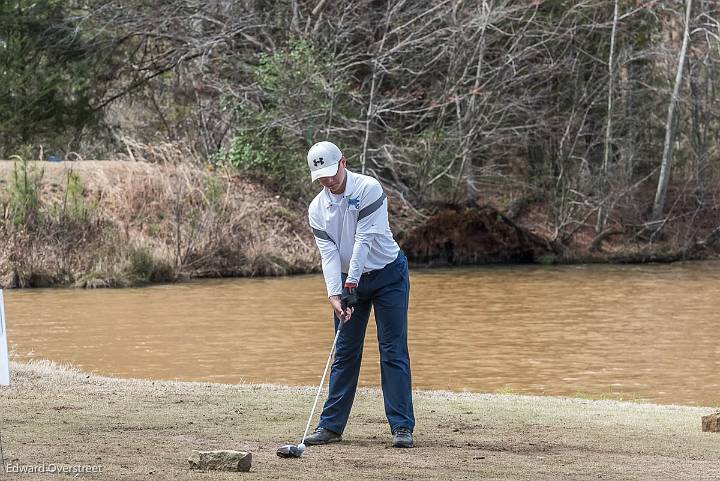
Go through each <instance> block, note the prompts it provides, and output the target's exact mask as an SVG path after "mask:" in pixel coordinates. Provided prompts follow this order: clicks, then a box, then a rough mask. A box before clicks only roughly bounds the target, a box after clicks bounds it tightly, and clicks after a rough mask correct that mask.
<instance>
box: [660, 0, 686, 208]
mask: <svg viewBox="0 0 720 481" xmlns="http://www.w3.org/2000/svg"><path fill="white" fill-rule="evenodd" d="M686 2H687V3H686V12H685V33H684V34H683V42H682V47H681V48H680V59H679V60H678V67H677V74H676V75H675V86H674V87H673V92H672V96H671V97H670V105H669V106H668V116H667V122H666V123H665V145H664V147H663V157H662V164H661V166H660V178H659V179H658V186H657V191H656V193H655V203H654V204H653V211H652V219H653V220H655V221H657V220H660V219H662V217H663V210H664V209H665V197H666V194H667V188H668V183H669V182H670V169H671V168H672V160H673V143H674V142H675V128H676V126H677V121H676V120H677V113H676V111H675V107H676V105H677V101H678V97H679V96H680V86H681V85H682V79H683V70H684V67H685V55H686V53H687V47H688V43H690V12H691V11H692V0H686Z"/></svg>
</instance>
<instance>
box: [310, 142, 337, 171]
mask: <svg viewBox="0 0 720 481" xmlns="http://www.w3.org/2000/svg"><path fill="white" fill-rule="evenodd" d="M340 159H342V152H340V149H338V147H337V145H335V144H333V143H332V142H318V143H317V144H315V145H313V146H312V147H310V150H309V151H308V154H307V161H308V167H310V176H311V177H312V180H317V179H319V178H320V177H332V176H333V175H335V174H337V172H338V168H339V167H340Z"/></svg>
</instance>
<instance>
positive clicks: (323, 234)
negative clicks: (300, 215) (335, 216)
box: [311, 227, 335, 244]
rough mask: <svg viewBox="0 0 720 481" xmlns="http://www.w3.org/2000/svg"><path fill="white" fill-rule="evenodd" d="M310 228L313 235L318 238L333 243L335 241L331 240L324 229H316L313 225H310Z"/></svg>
mask: <svg viewBox="0 0 720 481" xmlns="http://www.w3.org/2000/svg"><path fill="white" fill-rule="evenodd" d="M311 229H312V231H313V234H315V237H317V238H318V239H322V240H328V241H330V242H332V243H333V244H334V243H335V241H334V240H332V238H331V237H330V235H329V234H328V233H327V232H325V231H324V230H320V229H316V228H315V227H311Z"/></svg>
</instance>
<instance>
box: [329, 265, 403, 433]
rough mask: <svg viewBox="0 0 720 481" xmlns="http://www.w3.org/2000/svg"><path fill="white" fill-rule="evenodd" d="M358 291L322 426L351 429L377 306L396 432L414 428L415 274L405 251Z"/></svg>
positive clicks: (388, 405)
mask: <svg viewBox="0 0 720 481" xmlns="http://www.w3.org/2000/svg"><path fill="white" fill-rule="evenodd" d="M344 282H345V274H343V283H344ZM357 293H358V298H359V302H358V305H357V306H356V307H355V310H354V311H353V315H352V317H351V318H350V320H349V321H348V322H347V323H346V324H345V325H344V326H343V328H342V331H341V332H340V336H339V337H338V341H337V346H336V352H335V360H334V362H333V365H332V370H331V371H330V392H329V393H328V398H327V401H326V402H325V406H324V407H323V412H322V415H321V416H320V424H319V426H320V427H322V428H325V429H329V430H330V431H333V432H336V433H342V432H343V431H344V430H345V425H346V424H347V421H348V416H350V409H351V408H352V403H353V400H354V399H355V390H356V388H357V383H358V376H359V374H360V362H361V360H362V351H363V343H364V341H365V329H366V328H367V323H368V319H369V317H370V308H371V307H373V308H374V309H375V322H376V324H377V336H378V344H379V346H380V376H381V379H382V391H383V398H384V402H385V415H386V416H387V419H388V422H389V423H390V429H391V430H392V431H393V432H395V430H396V429H397V428H400V427H406V428H408V429H410V430H412V429H413V428H414V427H415V415H414V414H413V403H412V388H411V379H410V355H409V353H408V345H407V332H408V300H409V296H410V276H409V274H408V265H407V258H406V257H405V254H403V252H402V251H400V253H399V254H398V257H397V259H395V260H394V261H393V262H391V263H390V264H388V265H386V266H385V267H383V268H382V269H378V270H376V271H372V272H369V273H366V274H363V276H362V277H361V279H360V282H359V283H358V288H357ZM339 324H340V320H339V319H338V318H337V316H335V329H336V330H337V328H338V326H339Z"/></svg>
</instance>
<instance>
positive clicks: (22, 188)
mask: <svg viewBox="0 0 720 481" xmlns="http://www.w3.org/2000/svg"><path fill="white" fill-rule="evenodd" d="M13 158H15V159H16V160H18V162H15V165H14V166H13V170H12V174H11V177H10V183H9V185H8V192H9V195H10V198H9V199H8V208H9V211H10V217H11V218H12V220H13V222H14V223H15V225H16V226H20V225H23V224H25V225H28V224H34V223H35V222H36V219H37V216H38V212H39V210H40V192H41V187H42V178H43V176H44V174H45V171H44V170H43V169H38V168H37V167H35V166H34V165H31V164H30V163H29V162H28V161H27V160H26V159H24V158H20V157H18V156H13Z"/></svg>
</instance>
